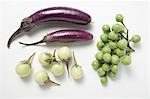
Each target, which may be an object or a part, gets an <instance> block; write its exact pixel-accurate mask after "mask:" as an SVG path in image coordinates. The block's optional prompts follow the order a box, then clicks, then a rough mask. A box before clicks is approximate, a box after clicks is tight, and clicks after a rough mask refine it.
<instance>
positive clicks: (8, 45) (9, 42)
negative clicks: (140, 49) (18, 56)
mask: <svg viewBox="0 0 150 99" xmlns="http://www.w3.org/2000/svg"><path fill="white" fill-rule="evenodd" d="M21 32H23V29H22V28H21V27H20V28H19V29H18V30H17V31H16V32H15V33H13V35H11V37H10V38H9V40H8V43H7V47H8V48H10V45H11V43H12V41H13V40H14V38H15V37H16V36H17V35H18V34H20V33H21Z"/></svg>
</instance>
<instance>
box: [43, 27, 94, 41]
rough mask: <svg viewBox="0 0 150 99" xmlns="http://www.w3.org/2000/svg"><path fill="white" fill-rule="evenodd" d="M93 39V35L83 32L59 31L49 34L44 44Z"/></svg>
mask: <svg viewBox="0 0 150 99" xmlns="http://www.w3.org/2000/svg"><path fill="white" fill-rule="evenodd" d="M91 39H93V35H92V34H91V33H89V32H86V31H83V30H67V29H66V30H59V31H55V32H52V33H49V34H47V35H46V36H45V37H44V42H75V41H84V40H91Z"/></svg>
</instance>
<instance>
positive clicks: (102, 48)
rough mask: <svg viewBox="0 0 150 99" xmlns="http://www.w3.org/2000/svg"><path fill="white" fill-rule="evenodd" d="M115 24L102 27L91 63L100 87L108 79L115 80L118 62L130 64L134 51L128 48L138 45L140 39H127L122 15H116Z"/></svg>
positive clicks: (127, 33)
mask: <svg viewBox="0 0 150 99" xmlns="http://www.w3.org/2000/svg"><path fill="white" fill-rule="evenodd" d="M115 19H116V21H117V23H116V24H114V25H112V28H110V26H109V25H108V24H104V25H103V26H102V30H103V34H102V35H101V36H100V41H98V43H97V48H98V50H99V51H98V52H97V53H96V54H95V58H96V59H95V60H94V61H93V62H92V67H93V68H94V69H95V70H96V72H97V74H98V75H99V77H100V82H101V83H102V85H106V84H107V82H108V77H110V78H115V77H116V76H117V73H118V71H119V66H118V64H119V62H120V61H121V63H122V64H124V65H130V64H131V52H134V51H135V50H134V49H133V48H132V47H131V46H130V43H131V42H132V43H139V42H140V41H141V37H140V36H139V35H133V36H132V38H131V39H129V30H128V28H127V27H126V25H125V24H124V17H123V15H122V14H117V15H116V17H115Z"/></svg>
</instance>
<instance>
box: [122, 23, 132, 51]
mask: <svg viewBox="0 0 150 99" xmlns="http://www.w3.org/2000/svg"><path fill="white" fill-rule="evenodd" d="M121 23H122V25H123V26H124V27H125V29H126V37H124V36H123V35H122V34H121V35H122V36H123V37H124V38H125V39H126V40H127V42H128V44H127V46H128V48H129V49H130V51H129V52H134V51H135V50H134V49H133V48H132V47H131V46H130V43H129V42H130V40H129V30H128V28H127V27H126V25H125V24H124V22H121ZM129 52H127V53H129Z"/></svg>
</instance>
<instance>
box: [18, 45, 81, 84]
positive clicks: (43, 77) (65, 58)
mask: <svg viewBox="0 0 150 99" xmlns="http://www.w3.org/2000/svg"><path fill="white" fill-rule="evenodd" d="M72 53H73V54H72ZM34 55H35V53H33V54H32V55H31V56H30V57H29V58H28V59H27V60H23V61H20V62H19V64H17V65H16V73H17V74H18V75H19V76H20V77H21V78H24V77H28V76H29V75H31V71H32V67H31V62H32V59H33V56H34ZM72 58H73V62H74V63H73V66H71V68H69V64H68V62H69V61H70V60H71V59H72ZM38 60H39V63H40V64H41V65H42V67H44V68H45V69H49V70H50V72H51V73H52V74H53V75H54V76H55V77H58V76H61V75H63V74H64V72H65V66H66V67H67V71H68V76H69V75H71V76H72V78H73V79H75V80H79V79H81V78H82V77H83V69H82V67H81V66H80V65H78V64H77V61H76V59H75V55H74V52H71V50H70V48H68V47H66V46H64V47H61V48H60V49H58V50H57V57H56V50H55V51H54V52H53V54H51V53H50V52H42V53H40V54H39V57H38ZM69 69H70V70H69ZM34 78H35V81H36V82H37V83H38V85H40V86H43V85H49V84H56V85H60V84H58V83H56V82H54V81H52V80H51V79H50V77H49V76H48V73H47V72H46V71H39V72H36V73H35V77H34Z"/></svg>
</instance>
